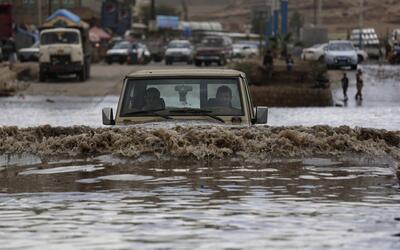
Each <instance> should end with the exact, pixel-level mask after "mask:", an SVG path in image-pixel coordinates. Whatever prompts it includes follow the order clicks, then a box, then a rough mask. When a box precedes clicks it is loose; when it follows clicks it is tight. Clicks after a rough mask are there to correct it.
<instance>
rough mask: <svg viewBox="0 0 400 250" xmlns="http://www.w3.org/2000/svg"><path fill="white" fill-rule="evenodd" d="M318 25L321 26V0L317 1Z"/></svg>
mask: <svg viewBox="0 0 400 250" xmlns="http://www.w3.org/2000/svg"><path fill="white" fill-rule="evenodd" d="M318 26H322V0H319V1H318Z"/></svg>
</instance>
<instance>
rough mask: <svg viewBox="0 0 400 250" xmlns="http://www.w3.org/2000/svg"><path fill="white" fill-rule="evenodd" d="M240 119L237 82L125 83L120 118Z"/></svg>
mask: <svg viewBox="0 0 400 250" xmlns="http://www.w3.org/2000/svg"><path fill="white" fill-rule="evenodd" d="M143 111H157V113H158V114H162V115H169V116H204V115H207V116H210V115H213V116H242V115H244V113H243V108H242V100H241V97H240V90H239V81H238V79H236V78H221V79H204V78H203V79H195V78H190V79H183V78H180V79H137V80H134V79H132V80H128V83H127V86H126V89H125V95H124V97H123V101H122V107H121V113H120V116H121V117H134V116H154V113H152V112H143Z"/></svg>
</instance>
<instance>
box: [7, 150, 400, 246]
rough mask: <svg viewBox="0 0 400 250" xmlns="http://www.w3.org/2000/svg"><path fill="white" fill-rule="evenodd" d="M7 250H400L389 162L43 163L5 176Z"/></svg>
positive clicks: (398, 198)
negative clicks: (75, 249)
mask: <svg viewBox="0 0 400 250" xmlns="http://www.w3.org/2000/svg"><path fill="white" fill-rule="evenodd" d="M0 180H2V181H1V182H0V190H1V194H0V225H1V230H0V244H2V246H6V248H4V249H22V248H29V249H43V248H60V249H71V248H77V249H188V248H190V249H209V248H213V249H266V248H271V249H294V248H296V249H297V248H300V249H339V248H340V249H378V248H379V249H399V247H400V241H399V238H398V237H397V236H396V235H398V234H399V233H400V221H399V220H400V218H399V213H398V211H399V203H400V192H399V186H398V181H397V179H396V178H395V175H394V170H393V166H392V165H391V163H390V161H387V162H385V160H384V159H381V160H379V161H373V160H371V159H368V158H366V159H363V158H357V157H354V156H353V157H350V158H342V159H323V158H308V159H302V160H301V159H297V160H296V159H293V160H273V161H269V162H265V163H261V164H260V163H258V164H254V163H250V162H243V161H238V160H236V161H235V160H233V161H232V160H231V161H212V162H203V161H200V162H199V161H184V162H182V161H174V160H171V161H153V160H143V161H142V162H140V161H135V162H127V161H117V160H115V159H112V158H109V157H100V158H97V159H95V160H90V161H86V160H81V161H78V160H74V161H65V162H51V161H48V162H41V163H39V164H38V163H33V165H30V166H8V167H7V168H5V169H4V170H2V171H1V172H0Z"/></svg>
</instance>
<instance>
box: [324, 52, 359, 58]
mask: <svg viewBox="0 0 400 250" xmlns="http://www.w3.org/2000/svg"><path fill="white" fill-rule="evenodd" d="M326 54H327V55H329V56H348V57H352V56H357V52H356V51H355V50H347V51H334V50H329V51H327V52H326Z"/></svg>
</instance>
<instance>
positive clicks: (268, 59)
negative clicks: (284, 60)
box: [263, 50, 274, 67]
mask: <svg viewBox="0 0 400 250" xmlns="http://www.w3.org/2000/svg"><path fill="white" fill-rule="evenodd" d="M263 65H264V66H265V67H270V66H273V65H274V57H273V56H272V53H271V50H267V53H265V55H264V60H263Z"/></svg>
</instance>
